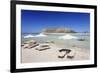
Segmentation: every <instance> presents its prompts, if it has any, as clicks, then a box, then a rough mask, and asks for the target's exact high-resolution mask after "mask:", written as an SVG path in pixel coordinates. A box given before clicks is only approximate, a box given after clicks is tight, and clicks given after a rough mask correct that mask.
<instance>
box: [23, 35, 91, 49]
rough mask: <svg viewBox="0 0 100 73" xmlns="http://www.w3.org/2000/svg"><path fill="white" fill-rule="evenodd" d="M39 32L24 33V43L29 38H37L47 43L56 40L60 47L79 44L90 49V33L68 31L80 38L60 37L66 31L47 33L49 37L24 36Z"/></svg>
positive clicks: (38, 40)
mask: <svg viewBox="0 0 100 73" xmlns="http://www.w3.org/2000/svg"><path fill="white" fill-rule="evenodd" d="M38 34H39V33H35V34H34V33H24V34H22V43H23V42H25V41H28V40H32V39H34V40H36V41H37V42H38V43H45V42H46V41H54V42H57V43H58V42H60V44H62V46H61V45H58V46H59V47H70V46H77V47H80V48H84V49H90V34H89V33H67V34H69V35H72V36H75V37H77V38H78V39H65V40H64V39H63V40H62V39H58V38H59V37H60V36H64V35H65V34H66V33H59V34H58V33H55V34H47V37H29V38H24V36H27V35H33V36H36V35H38ZM79 39H84V41H79Z"/></svg>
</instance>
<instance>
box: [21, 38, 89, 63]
mask: <svg viewBox="0 0 100 73" xmlns="http://www.w3.org/2000/svg"><path fill="white" fill-rule="evenodd" d="M35 38H36V37H35ZM35 38H31V39H29V41H30V40H35V41H36V39H35ZM42 38H44V37H42ZM38 40H39V39H38ZM49 40H50V39H49ZM66 42H67V44H66ZM37 43H39V45H45V44H48V45H49V49H44V50H41V51H40V50H39V49H37V48H39V47H38V46H39V45H37V46H36V47H33V48H30V49H29V48H24V47H21V54H22V57H21V63H32V62H33V63H34V62H57V61H77V60H89V58H90V49H89V47H87V46H84V45H86V44H87V43H84V41H78V42H76V40H74V39H71V40H66V39H65V40H61V39H60V40H55V39H54V40H50V41H46V37H45V40H44V41H43V39H42V42H38V41H37ZM71 43H72V44H71ZM78 43H80V44H78ZM88 43H89V42H88ZM61 49H69V50H71V52H73V51H74V52H73V53H72V54H70V53H71V52H70V53H68V54H65V53H66V51H62V52H59V50H61ZM63 55H65V56H64V57H63V58H60V57H59V56H61V57H62V56H63Z"/></svg>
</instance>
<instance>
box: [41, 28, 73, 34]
mask: <svg viewBox="0 0 100 73" xmlns="http://www.w3.org/2000/svg"><path fill="white" fill-rule="evenodd" d="M42 32H43V33H75V31H74V30H71V29H68V28H56V29H43V31H42Z"/></svg>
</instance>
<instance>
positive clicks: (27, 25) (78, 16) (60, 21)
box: [21, 10, 90, 33]
mask: <svg viewBox="0 0 100 73" xmlns="http://www.w3.org/2000/svg"><path fill="white" fill-rule="evenodd" d="M60 27H65V28H69V29H72V30H74V31H76V32H85V31H88V32H89V31H90V14H89V13H78V12H77V13H76V12H53V11H35V10H21V28H22V33H37V32H41V31H42V30H43V29H44V28H60Z"/></svg>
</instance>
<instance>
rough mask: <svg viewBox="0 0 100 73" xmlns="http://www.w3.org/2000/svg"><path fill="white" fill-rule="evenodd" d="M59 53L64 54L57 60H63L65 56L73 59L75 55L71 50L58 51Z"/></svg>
mask: <svg viewBox="0 0 100 73" xmlns="http://www.w3.org/2000/svg"><path fill="white" fill-rule="evenodd" d="M59 52H64V54H61V55H60V56H58V58H65V56H67V58H69V59H73V58H74V57H75V54H76V53H75V51H74V50H71V49H60V50H59Z"/></svg>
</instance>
